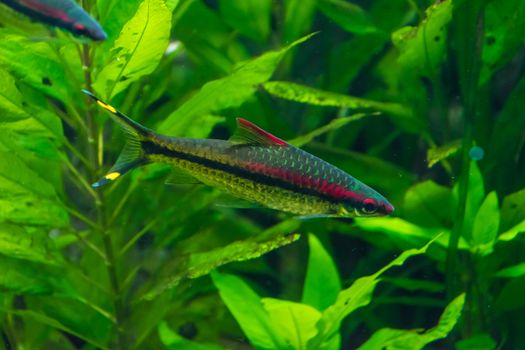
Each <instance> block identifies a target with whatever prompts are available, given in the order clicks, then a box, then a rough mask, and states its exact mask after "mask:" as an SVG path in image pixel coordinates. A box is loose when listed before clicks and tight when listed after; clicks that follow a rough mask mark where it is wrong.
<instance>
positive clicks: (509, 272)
mask: <svg viewBox="0 0 525 350" xmlns="http://www.w3.org/2000/svg"><path fill="white" fill-rule="evenodd" d="M523 275H525V262H523V263H520V264H517V265H514V266H510V267H506V268H504V269H501V270H499V271H498V272H496V273H495V274H494V276H495V277H501V278H516V277H520V276H523Z"/></svg>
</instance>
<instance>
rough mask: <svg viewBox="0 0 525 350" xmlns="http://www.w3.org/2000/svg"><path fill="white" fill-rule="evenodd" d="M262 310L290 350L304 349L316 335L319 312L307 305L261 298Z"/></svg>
mask: <svg viewBox="0 0 525 350" xmlns="http://www.w3.org/2000/svg"><path fill="white" fill-rule="evenodd" d="M261 301H262V303H263V305H264V308H265V309H266V311H267V312H268V314H269V315H270V319H271V321H272V324H273V326H274V328H275V329H276V332H277V334H278V335H279V337H280V339H283V340H284V342H285V344H287V345H289V346H288V348H290V346H291V349H306V348H307V343H308V340H310V339H312V338H313V337H315V335H316V334H317V328H316V323H317V322H318V321H319V319H320V318H321V312H320V311H319V310H317V309H315V308H313V307H311V306H309V305H305V304H300V303H294V302H292V301H287V300H279V299H273V298H263V299H262V300H261Z"/></svg>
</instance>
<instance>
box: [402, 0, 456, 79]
mask: <svg viewBox="0 0 525 350" xmlns="http://www.w3.org/2000/svg"><path fill="white" fill-rule="evenodd" d="M452 7H453V5H452V1H450V0H445V1H441V2H439V3H437V4H435V5H431V6H430V7H429V8H428V9H427V10H426V11H425V14H426V18H425V19H424V20H423V21H422V22H421V23H420V24H419V25H418V26H417V27H403V28H401V29H399V30H397V31H396V32H394V33H393V34H392V42H393V43H394V45H395V46H396V47H397V49H398V50H399V58H398V62H399V65H400V66H401V67H402V68H404V69H405V70H411V71H416V72H418V73H419V74H421V75H425V76H428V77H432V76H434V75H435V74H436V71H437V69H438V68H439V66H440V65H441V62H442V61H443V58H444V57H445V56H444V55H445V52H446V47H447V46H446V43H447V25H448V23H449V22H450V21H451V19H452Z"/></svg>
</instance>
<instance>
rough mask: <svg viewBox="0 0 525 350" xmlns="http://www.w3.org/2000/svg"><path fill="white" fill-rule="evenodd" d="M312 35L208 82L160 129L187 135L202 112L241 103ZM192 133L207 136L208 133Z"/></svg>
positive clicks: (238, 66)
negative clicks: (287, 56) (283, 58)
mask: <svg viewBox="0 0 525 350" xmlns="http://www.w3.org/2000/svg"><path fill="white" fill-rule="evenodd" d="M310 37H311V35H308V36H306V37H304V38H302V39H299V40H297V41H295V42H293V43H292V44H290V45H288V46H286V47H285V48H283V49H281V50H279V51H271V52H267V53H265V54H263V55H261V56H259V57H257V58H255V59H252V60H250V61H247V62H243V63H240V64H238V65H237V66H236V68H235V69H234V71H233V72H232V73H231V74H230V75H229V76H227V77H224V78H221V79H218V80H214V81H211V82H209V83H207V84H206V85H204V86H203V87H202V89H200V91H199V92H197V93H196V94H195V95H193V96H192V98H190V99H189V100H188V101H186V102H185V103H184V104H183V105H182V106H181V107H180V108H178V109H177V110H176V111H174V112H173V113H171V114H170V115H169V116H168V117H167V118H166V119H165V120H164V121H163V122H162V124H161V125H160V127H159V132H162V133H164V134H168V135H174V136H178V135H184V136H187V131H188V129H189V128H190V127H191V126H192V125H199V124H200V121H201V118H202V117H203V116H206V115H208V114H209V113H211V112H215V111H218V110H221V109H225V108H232V107H236V106H239V105H241V104H242V103H243V102H244V101H246V100H247V99H248V98H249V97H251V96H252V95H253V93H254V92H255V90H256V88H257V85H259V84H261V83H263V82H265V81H267V80H268V79H270V77H271V76H272V74H273V72H274V70H275V69H276V67H277V65H278V64H279V62H280V61H281V59H282V57H283V56H284V55H285V54H286V52H288V50H290V49H291V48H292V47H294V46H296V45H299V44H300V43H302V42H304V41H306V40H308V39H309V38H310ZM193 136H194V137H205V136H207V135H205V134H201V135H193Z"/></svg>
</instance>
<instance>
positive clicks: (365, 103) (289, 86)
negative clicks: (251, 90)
mask: <svg viewBox="0 0 525 350" xmlns="http://www.w3.org/2000/svg"><path fill="white" fill-rule="evenodd" d="M262 86H263V87H264V89H265V90H266V91H268V92H269V93H270V94H272V95H274V96H277V97H280V98H284V99H286V100H290V101H296V102H300V103H306V104H310V105H316V106H331V107H343V108H354V109H355V108H362V109H371V110H375V111H379V112H385V113H388V114H390V115H392V116H394V117H398V118H404V119H407V118H408V119H410V118H411V116H412V114H411V111H410V109H408V108H406V107H404V106H402V105H400V104H397V103H387V102H377V101H372V100H366V99H362V98H359V97H353V96H348V95H343V94H337V93H334V92H329V91H323V90H319V89H315V88H311V87H308V86H304V85H299V84H296V83H290V82H285V81H270V82H267V83H264V84H263V85H262Z"/></svg>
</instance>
